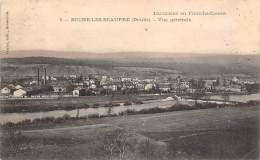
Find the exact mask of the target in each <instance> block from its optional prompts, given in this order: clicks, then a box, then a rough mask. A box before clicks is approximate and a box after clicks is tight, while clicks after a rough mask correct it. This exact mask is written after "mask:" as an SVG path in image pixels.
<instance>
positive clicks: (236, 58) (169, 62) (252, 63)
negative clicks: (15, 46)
mask: <svg viewBox="0 0 260 160" xmlns="http://www.w3.org/2000/svg"><path fill="white" fill-rule="evenodd" d="M49 52H50V51H49ZM55 53H56V52H55ZM55 53H53V55H55ZM56 54H57V53H56ZM109 55H110V54H106V56H101V55H93V54H92V56H90V57H89V58H82V59H68V58H54V57H22V58H2V59H1V68H0V69H1V77H8V76H9V77H23V76H35V75H36V68H37V67H39V66H44V67H46V68H47V71H48V74H52V75H58V76H62V75H65V74H85V75H86V74H109V75H116V74H125V73H128V74H131V75H136V76H144V77H147V76H148V77H149V76H155V75H157V76H158V75H159V76H174V75H178V74H182V75H185V76H211V75H222V74H241V75H248V76H256V75H258V74H259V67H260V65H259V64H260V56H257V55H249V56H242V55H216V56H212V55H210V56H208V55H200V56H198V55H197V56H176V57H145V56H144V55H148V54H147V53H145V54H144V55H141V56H139V57H138V56H137V54H136V53H134V54H130V53H128V54H126V53H124V55H123V56H120V54H119V53H116V54H111V56H109ZM117 55H118V56H117Z"/></svg>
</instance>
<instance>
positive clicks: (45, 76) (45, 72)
mask: <svg viewBox="0 0 260 160" xmlns="http://www.w3.org/2000/svg"><path fill="white" fill-rule="evenodd" d="M45 84H46V68H44V85H45Z"/></svg>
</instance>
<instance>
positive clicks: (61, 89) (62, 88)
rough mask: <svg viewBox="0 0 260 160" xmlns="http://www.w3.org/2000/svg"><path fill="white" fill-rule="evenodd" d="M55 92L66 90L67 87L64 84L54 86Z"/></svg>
mask: <svg viewBox="0 0 260 160" xmlns="http://www.w3.org/2000/svg"><path fill="white" fill-rule="evenodd" d="M53 92H54V93H63V92H66V87H65V86H63V85H56V86H53Z"/></svg>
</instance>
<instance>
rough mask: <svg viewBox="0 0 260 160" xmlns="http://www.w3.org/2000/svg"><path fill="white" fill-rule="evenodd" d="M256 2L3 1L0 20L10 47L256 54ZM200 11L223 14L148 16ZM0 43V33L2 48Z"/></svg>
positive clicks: (131, 0) (98, 51) (257, 36)
mask: <svg viewBox="0 0 260 160" xmlns="http://www.w3.org/2000/svg"><path fill="white" fill-rule="evenodd" d="M259 6H260V5H259V0H196V1H192V0H165V1H161V0H102V1H98V0H73V1H69V0H4V1H2V7H1V17H3V18H1V19H2V20H1V22H0V23H1V26H5V25H6V20H5V17H6V11H8V13H9V46H10V50H56V51H81V52H92V53H93V52H94V53H106V52H109V53H110V52H135V51H142V52H160V53H162V52H163V54H165V55H167V54H176V53H200V54H201V53H208V54H217V53H219V54H258V53H259V10H260V9H259ZM203 10H204V11H217V12H226V15H225V16H191V17H188V18H191V22H184V23H180V22H175V23H168V22H164V23H161V22H158V21H154V20H157V18H159V17H167V18H187V16H186V17H183V16H154V15H153V12H154V11H176V12H182V11H186V12H187V11H203ZM72 17H130V18H131V17H139V18H141V17H144V18H151V22H64V21H62V22H61V21H60V18H62V19H63V20H64V19H70V18H72ZM1 32H2V33H6V28H5V27H1ZM5 44H6V37H5V36H4V34H1V50H4V49H5ZM42 56H43V55H42ZM71 56H72V57H73V55H71Z"/></svg>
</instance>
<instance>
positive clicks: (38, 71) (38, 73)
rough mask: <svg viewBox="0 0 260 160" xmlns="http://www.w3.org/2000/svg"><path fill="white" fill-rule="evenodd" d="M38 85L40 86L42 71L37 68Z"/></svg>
mask: <svg viewBox="0 0 260 160" xmlns="http://www.w3.org/2000/svg"><path fill="white" fill-rule="evenodd" d="M37 85H38V87H39V86H40V69H39V68H37Z"/></svg>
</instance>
